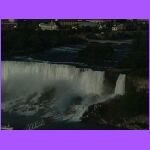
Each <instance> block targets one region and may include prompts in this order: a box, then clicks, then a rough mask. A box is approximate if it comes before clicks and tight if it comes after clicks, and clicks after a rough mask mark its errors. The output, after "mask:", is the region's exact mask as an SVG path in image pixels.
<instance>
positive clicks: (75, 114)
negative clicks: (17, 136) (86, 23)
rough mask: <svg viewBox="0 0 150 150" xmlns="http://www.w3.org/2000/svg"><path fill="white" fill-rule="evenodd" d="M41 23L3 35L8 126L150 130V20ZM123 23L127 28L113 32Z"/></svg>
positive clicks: (4, 121)
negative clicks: (54, 27) (80, 24)
mask: <svg viewBox="0 0 150 150" xmlns="http://www.w3.org/2000/svg"><path fill="white" fill-rule="evenodd" d="M40 22H41V20H38V22H34V21H29V22H28V21H27V22H26V21H25V22H23V24H22V21H21V20H20V21H19V22H18V28H16V29H6V30H5V29H4V30H2V50H3V51H2V60H3V61H2V69H3V71H2V73H3V74H2V128H3V129H14V130H148V129H149V100H148V95H149V92H148V80H149V79H148V24H147V23H146V24H143V23H141V22H139V21H138V20H137V21H132V22H130V21H123V20H120V21H119V20H118V21H114V22H113V21H112V22H109V23H108V22H107V21H106V22H107V23H106V28H104V29H102V30H99V29H98V28H97V27H82V28H81V27H78V29H75V30H73V29H72V26H71V27H70V26H69V28H68V27H67V29H64V28H63V29H62V26H61V27H60V30H56V31H55V30H54V31H53V30H52V31H48V30H44V31H43V30H41V29H38V28H37V25H38V23H40ZM34 23H35V24H34ZM120 23H123V24H124V25H126V26H127V28H126V30H123V31H122V30H121V31H112V30H111V28H112V27H116V26H114V25H116V24H120ZM30 25H31V26H30ZM58 26H59V24H58ZM104 26H105V23H104ZM24 29H26V30H24Z"/></svg>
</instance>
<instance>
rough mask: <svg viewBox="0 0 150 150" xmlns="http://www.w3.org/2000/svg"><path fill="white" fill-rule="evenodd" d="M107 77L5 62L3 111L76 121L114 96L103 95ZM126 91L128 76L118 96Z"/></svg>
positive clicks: (55, 66) (122, 79)
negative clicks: (94, 105)
mask: <svg viewBox="0 0 150 150" xmlns="http://www.w3.org/2000/svg"><path fill="white" fill-rule="evenodd" d="M104 74H105V73H104V71H92V70H91V69H79V68H76V67H73V66H68V65H58V64H47V63H35V62H34V63H33V62H15V61H4V62H2V110H3V111H5V112H15V113H18V114H20V115H27V116H28V115H35V114H37V113H38V114H40V116H41V117H49V116H52V117H54V118H55V119H61V120H74V121H77V120H79V119H80V117H81V116H82V114H83V113H84V112H85V111H86V110H87V108H88V106H89V105H92V104H95V103H98V102H101V101H105V100H107V99H109V98H110V97H112V96H114V94H113V93H112V94H111V95H108V96H104V95H103V89H104ZM124 88H125V75H120V76H119V78H118V80H117V82H116V88H115V94H116V95H118V94H119V95H123V94H124V93H125V89H124ZM41 99H42V100H41ZM76 101H80V103H78V104H75V102H76ZM68 112H69V113H68Z"/></svg>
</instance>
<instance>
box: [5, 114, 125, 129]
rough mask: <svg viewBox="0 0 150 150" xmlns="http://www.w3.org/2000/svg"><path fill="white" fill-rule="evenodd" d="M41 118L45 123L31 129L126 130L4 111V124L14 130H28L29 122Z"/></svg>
mask: <svg viewBox="0 0 150 150" xmlns="http://www.w3.org/2000/svg"><path fill="white" fill-rule="evenodd" d="M40 120H43V121H44V125H42V126H40V127H38V128H34V129H31V130H119V129H121V130H124V128H118V127H115V126H111V125H100V124H95V123H93V122H81V121H79V122H67V121H54V120H52V119H50V118H44V119H39V117H38V116H31V117H29V116H28V117H26V116H19V115H17V114H9V113H6V112H2V125H3V126H7V125H8V124H9V125H10V126H11V127H13V129H14V130H26V129H27V128H26V127H27V126H28V124H30V123H34V122H36V121H40Z"/></svg>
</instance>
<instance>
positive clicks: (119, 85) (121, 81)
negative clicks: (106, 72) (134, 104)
mask: <svg viewBox="0 0 150 150" xmlns="http://www.w3.org/2000/svg"><path fill="white" fill-rule="evenodd" d="M125 79H126V75H125V74H120V75H119V77H118V79H117V82H116V87H115V95H124V94H125Z"/></svg>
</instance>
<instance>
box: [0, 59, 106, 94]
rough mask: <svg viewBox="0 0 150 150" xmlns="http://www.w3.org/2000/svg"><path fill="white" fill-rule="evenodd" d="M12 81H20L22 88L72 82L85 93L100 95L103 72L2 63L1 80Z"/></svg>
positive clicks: (58, 66)
mask: <svg viewBox="0 0 150 150" xmlns="http://www.w3.org/2000/svg"><path fill="white" fill-rule="evenodd" d="M14 79H15V80H16V82H17V80H18V81H19V80H22V86H25V85H26V84H30V85H31V84H32V85H33V84H36V82H38V83H39V82H40V83H41V84H44V83H48V81H61V80H63V81H68V82H74V83H75V84H77V85H78V87H79V88H80V89H81V90H83V91H85V92H86V93H89V94H98V95H100V94H101V93H102V89H103V81H104V72H103V71H92V70H91V69H82V71H81V69H79V68H76V67H74V66H68V65H60V64H59V65H58V64H48V63H35V62H15V61H3V62H2V80H3V81H6V82H8V81H9V83H11V82H12V81H13V80H14ZM39 85H40V84H39ZM14 86H15V85H14ZM36 88H37V87H36Z"/></svg>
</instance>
